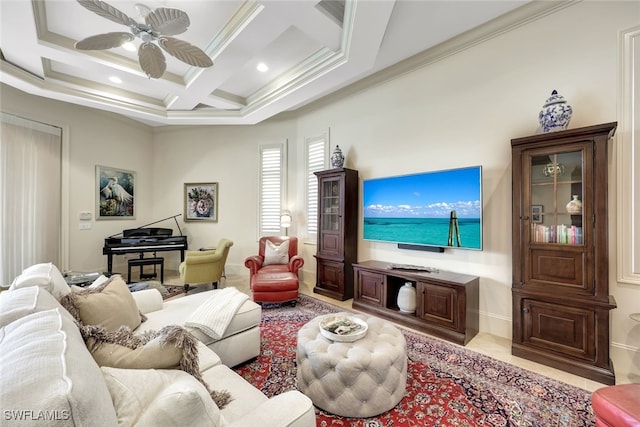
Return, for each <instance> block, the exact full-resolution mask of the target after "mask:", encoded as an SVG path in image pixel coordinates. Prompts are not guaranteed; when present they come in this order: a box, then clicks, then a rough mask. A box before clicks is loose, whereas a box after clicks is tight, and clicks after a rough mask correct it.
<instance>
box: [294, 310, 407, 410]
mask: <svg viewBox="0 0 640 427" xmlns="http://www.w3.org/2000/svg"><path fill="white" fill-rule="evenodd" d="M341 314H349V315H350V314H351V313H341ZM355 316H356V317H359V318H361V319H363V320H365V321H366V322H367V324H368V326H369V329H368V331H367V335H366V336H365V337H364V338H362V339H360V340H358V341H355V342H351V343H342V342H333V341H331V340H329V339H327V338H325V337H324V336H323V335H322V334H321V333H320V329H319V328H318V324H319V323H320V321H321V319H322V316H319V317H316V318H315V319H313V320H312V321H310V322H309V323H307V324H306V325H304V326H303V327H302V328H301V329H300V331H298V348H297V356H296V359H297V363H298V368H297V377H298V389H299V390H300V391H301V392H302V393H304V394H305V395H307V396H308V397H309V398H310V399H311V400H312V401H313V403H314V404H315V405H316V406H317V407H319V408H321V409H323V410H325V411H327V412H330V413H332V414H336V415H340V416H343V417H357V418H366V417H372V416H374V415H378V414H381V413H383V412H385V411H388V410H389V409H391V408H393V407H394V406H396V405H397V404H398V402H400V400H401V399H402V396H403V395H404V391H405V386H406V383H407V343H406V341H405V339H404V336H403V335H402V333H401V332H400V330H399V329H398V328H396V327H395V326H393V325H392V324H391V323H389V322H386V321H384V320H382V319H379V318H376V317H367V316H363V315H355Z"/></svg>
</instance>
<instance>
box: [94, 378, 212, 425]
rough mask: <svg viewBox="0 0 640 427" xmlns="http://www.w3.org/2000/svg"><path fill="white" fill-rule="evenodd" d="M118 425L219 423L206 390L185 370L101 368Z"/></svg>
mask: <svg viewBox="0 0 640 427" xmlns="http://www.w3.org/2000/svg"><path fill="white" fill-rule="evenodd" d="M101 369H102V372H103V374H104V378H105V381H106V383H107V387H108V389H109V393H111V398H112V400H113V406H114V407H115V410H116V413H117V416H118V423H119V425H127V426H130V425H136V426H137V427H144V426H151V427H162V426H167V427H173V426H178V425H182V426H218V425H220V410H219V409H218V407H217V406H216V405H215V403H214V402H213V400H212V399H211V397H210V396H209V393H208V392H207V389H206V388H205V387H204V386H203V385H202V384H201V383H200V382H198V381H197V380H196V379H195V378H193V377H192V376H190V375H189V374H187V373H186V372H183V371H176V370H153V369H145V370H140V369H135V370H133V369H118V368H108V367H102V368H101Z"/></svg>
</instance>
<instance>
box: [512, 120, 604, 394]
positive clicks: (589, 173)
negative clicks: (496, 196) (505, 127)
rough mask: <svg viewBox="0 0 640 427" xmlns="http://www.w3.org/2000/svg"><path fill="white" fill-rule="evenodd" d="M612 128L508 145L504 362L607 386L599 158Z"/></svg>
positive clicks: (586, 129) (563, 133)
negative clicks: (509, 320) (508, 339)
mask: <svg viewBox="0 0 640 427" xmlns="http://www.w3.org/2000/svg"><path fill="white" fill-rule="evenodd" d="M615 129H616V123H605V124H601V125H595V126H588V127H583V128H579V129H571V130H564V131H558V132H551V133H545V134H539V135H534V136H530V137H524V138H516V139H513V140H511V147H512V160H513V223H512V224H513V285H512V295H513V342H512V348H511V351H512V354H513V355H514V356H518V357H523V358H526V359H530V360H533V361H535V362H538V363H542V364H545V365H548V366H552V367H554V368H558V369H561V370H564V371H567V372H571V373H573V374H576V375H580V376H583V377H586V378H589V379H592V380H594V381H598V382H601V383H604V384H614V383H615V376H614V372H613V365H612V364H611V361H610V359H609V345H610V315H609V314H610V310H612V309H614V308H615V307H616V302H615V300H614V298H613V296H611V295H609V260H608V245H609V243H608V220H607V181H608V180H607V177H608V173H609V172H608V168H607V164H608V162H607V152H608V143H609V140H610V138H611V137H612V136H613V133H614V132H615Z"/></svg>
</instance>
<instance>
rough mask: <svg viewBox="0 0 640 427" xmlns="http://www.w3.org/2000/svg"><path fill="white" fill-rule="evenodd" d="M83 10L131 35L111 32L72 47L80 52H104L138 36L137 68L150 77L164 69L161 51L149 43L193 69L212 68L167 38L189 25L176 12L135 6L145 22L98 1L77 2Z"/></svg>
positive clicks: (190, 49)
mask: <svg viewBox="0 0 640 427" xmlns="http://www.w3.org/2000/svg"><path fill="white" fill-rule="evenodd" d="M77 1H78V3H80V4H81V5H82V6H83V7H85V8H86V9H88V10H90V11H91V12H94V13H96V14H98V15H100V16H102V17H103V18H107V19H108V20H110V21H113V22H115V23H117V24H122V25H126V26H128V27H129V29H130V30H131V33H123V32H114V33H106V34H98V35H95V36H91V37H87V38H86V39H83V40H80V41H78V42H76V44H75V48H76V49H80V50H105V49H111V48H114V47H119V46H122V45H123V44H125V43H127V42H131V41H133V40H135V38H136V37H138V38H139V39H140V40H142V43H141V44H140V47H139V48H138V62H139V63H140V67H141V68H142V70H143V71H144V72H145V73H146V74H147V76H148V77H150V78H154V79H157V78H160V77H161V76H162V75H163V74H164V72H165V70H166V68H167V64H166V62H165V57H164V55H163V54H162V50H160V48H158V46H156V45H155V44H153V43H152V42H154V41H155V42H157V43H158V45H159V46H160V47H161V48H162V49H164V50H165V52H167V53H169V54H170V55H172V56H174V57H176V58H178V59H179V60H180V61H182V62H185V63H187V64H189V65H193V66H194V67H202V68H206V67H211V66H212V65H213V61H212V60H211V58H210V57H209V56H208V55H207V54H206V53H205V52H204V51H202V50H201V49H200V48H198V47H196V46H193V45H192V44H190V43H187V42H185V41H183V40H179V39H176V38H174V37H170V36H173V35H176V34H181V33H184V32H185V31H186V30H187V27H188V26H189V23H190V21H189V16H188V15H187V14H186V13H185V12H183V11H182V10H179V9H173V8H166V7H162V8H158V9H155V10H151V9H150V8H149V7H147V6H145V5H142V4H136V5H135V7H136V10H138V13H140V15H141V17H143V18H144V23H141V22H138V21H136V20H134V19H132V18H130V17H128V16H127V15H126V14H124V13H122V12H121V11H119V10H118V9H116V8H115V7H113V6H111V5H109V4H107V3H105V2H103V1H101V0H77Z"/></svg>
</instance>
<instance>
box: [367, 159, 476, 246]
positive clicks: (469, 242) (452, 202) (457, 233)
mask: <svg viewBox="0 0 640 427" xmlns="http://www.w3.org/2000/svg"><path fill="white" fill-rule="evenodd" d="M481 194H482V169H481V167H479V166H478V167H471V168H463V169H452V170H446V171H436V172H427V173H420V174H412V175H403V176H395V177H388V178H378V179H370V180H365V181H364V182H363V216H364V227H363V237H364V239H365V240H376V241H386V242H393V243H406V244H415V245H427V246H441V247H459V248H462V249H482V201H481Z"/></svg>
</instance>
